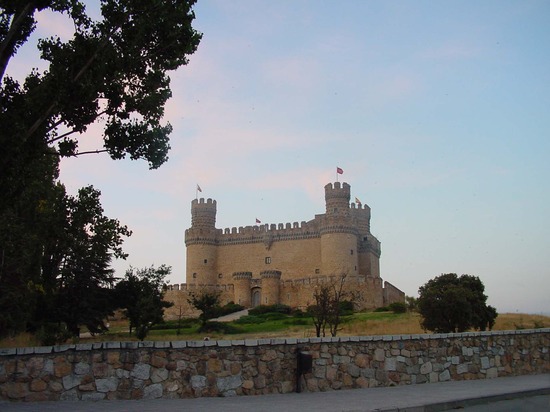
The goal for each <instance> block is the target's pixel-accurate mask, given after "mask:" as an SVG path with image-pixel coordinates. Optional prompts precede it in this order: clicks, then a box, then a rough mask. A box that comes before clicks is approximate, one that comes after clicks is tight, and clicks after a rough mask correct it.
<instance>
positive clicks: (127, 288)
mask: <svg viewBox="0 0 550 412" xmlns="http://www.w3.org/2000/svg"><path fill="white" fill-rule="evenodd" d="M171 271H172V268H171V267H170V266H166V265H161V266H159V267H158V268H155V267H153V266H151V267H149V268H144V269H134V268H130V269H128V270H127V271H126V274H125V275H124V278H123V279H122V280H120V281H119V282H118V283H117V284H116V287H115V289H116V296H117V302H118V306H119V307H121V308H124V314H125V315H126V317H127V318H128V320H129V321H130V334H132V330H133V329H134V328H135V330H136V336H137V337H138V338H139V339H140V340H143V339H145V337H146V336H147V334H148V332H149V328H150V327H151V326H152V325H154V324H157V323H160V322H162V320H163V317H164V309H165V308H169V307H170V306H172V305H173V303H170V302H166V301H165V300H164V292H165V290H166V284H165V278H166V276H168V275H169V274H170V272H171Z"/></svg>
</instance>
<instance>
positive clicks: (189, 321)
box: [149, 318, 199, 330]
mask: <svg viewBox="0 0 550 412" xmlns="http://www.w3.org/2000/svg"><path fill="white" fill-rule="evenodd" d="M198 323H199V321H198V320H197V319H195V318H185V319H181V320H180V321H179V328H180V329H186V328H192V327H193V326H195V325H197V324H198ZM177 328H178V320H177V319H176V320H167V321H164V322H162V323H159V324H156V325H153V326H151V327H150V328H149V329H150V330H168V329H177Z"/></svg>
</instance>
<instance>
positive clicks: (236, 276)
mask: <svg viewBox="0 0 550 412" xmlns="http://www.w3.org/2000/svg"><path fill="white" fill-rule="evenodd" d="M233 279H234V280H239V279H252V272H235V273H233Z"/></svg>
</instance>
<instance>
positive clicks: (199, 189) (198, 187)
mask: <svg viewBox="0 0 550 412" xmlns="http://www.w3.org/2000/svg"><path fill="white" fill-rule="evenodd" d="M197 190H198V191H199V192H201V193H202V189H201V187H200V186H199V185H197Z"/></svg>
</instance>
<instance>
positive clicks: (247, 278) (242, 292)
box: [233, 272, 252, 308]
mask: <svg viewBox="0 0 550 412" xmlns="http://www.w3.org/2000/svg"><path fill="white" fill-rule="evenodd" d="M251 281H252V272H235V273H233V285H234V291H235V292H234V293H235V294H234V299H235V300H234V301H235V303H237V304H239V305H242V306H244V307H245V308H248V307H250V306H252V297H251V291H250V284H251Z"/></svg>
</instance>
